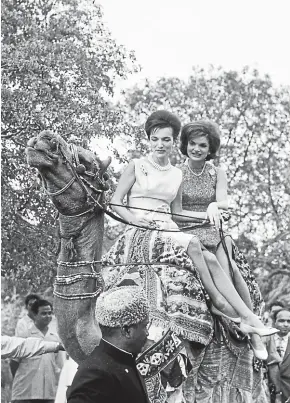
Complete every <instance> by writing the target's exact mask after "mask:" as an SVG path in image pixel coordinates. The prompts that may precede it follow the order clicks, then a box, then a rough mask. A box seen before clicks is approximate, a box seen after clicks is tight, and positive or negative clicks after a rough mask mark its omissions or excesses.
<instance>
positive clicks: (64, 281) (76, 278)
mask: <svg viewBox="0 0 290 403" xmlns="http://www.w3.org/2000/svg"><path fill="white" fill-rule="evenodd" d="M99 263H100V261H96V260H93V261H80V262H63V261H58V265H59V266H64V267H84V266H90V267H91V273H74V274H69V275H62V276H56V278H55V281H54V290H53V294H54V295H55V296H56V297H58V298H61V299H65V300H82V299H92V298H96V297H98V295H99V294H100V293H101V292H102V291H103V289H104V280H103V277H102V275H101V274H100V273H98V272H96V271H95V268H94V265H95V264H99ZM89 278H91V279H94V280H96V283H97V289H96V291H94V292H87V293H82V294H75V293H74V294H67V293H66V294H64V293H61V292H58V291H56V286H67V285H71V284H75V283H77V282H80V281H83V280H86V279H89Z"/></svg>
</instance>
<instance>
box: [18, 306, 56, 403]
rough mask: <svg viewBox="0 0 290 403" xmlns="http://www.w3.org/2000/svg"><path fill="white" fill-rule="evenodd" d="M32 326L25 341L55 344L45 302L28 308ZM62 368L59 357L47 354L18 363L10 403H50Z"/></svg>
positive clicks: (49, 315) (50, 307) (48, 307)
mask: <svg viewBox="0 0 290 403" xmlns="http://www.w3.org/2000/svg"><path fill="white" fill-rule="evenodd" d="M31 310H32V312H33V314H34V324H33V325H32V326H31V328H30V329H29V331H28V336H29V337H37V338H40V339H42V340H43V341H50V342H59V338H58V336H57V334H56V333H54V332H53V331H52V330H51V329H49V323H50V322H51V317H52V305H51V303H50V302H49V301H46V300H42V299H40V300H38V301H35V302H34V304H33V305H32V307H31ZM62 365H63V358H62V355H61V353H60V352H59V353H47V354H43V355H39V356H35V357H33V358H24V359H21V361H20V363H19V367H18V369H17V371H16V375H15V378H14V380H13V385H12V401H15V402H17V403H24V401H25V403H53V401H54V399H55V395H56V389H57V384H58V378H59V374H60V371H61V368H62Z"/></svg>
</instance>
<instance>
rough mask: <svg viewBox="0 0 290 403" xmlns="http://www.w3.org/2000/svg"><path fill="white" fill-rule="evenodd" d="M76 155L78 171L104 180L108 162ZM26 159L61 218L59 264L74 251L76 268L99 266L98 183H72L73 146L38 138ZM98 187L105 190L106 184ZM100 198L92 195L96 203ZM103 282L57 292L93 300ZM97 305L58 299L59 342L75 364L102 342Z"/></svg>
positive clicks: (63, 271)
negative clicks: (71, 148) (83, 263)
mask: <svg viewBox="0 0 290 403" xmlns="http://www.w3.org/2000/svg"><path fill="white" fill-rule="evenodd" d="M76 152H77V153H78V159H79V161H78V162H79V164H78V167H77V169H78V170H79V171H81V170H83V171H85V170H86V169H88V170H90V172H91V173H92V174H93V176H94V175H95V174H97V175H98V177H99V178H100V179H101V178H102V176H103V174H104V173H105V171H106V169H107V167H108V166H109V164H110V159H107V160H106V161H103V162H102V161H100V160H99V159H98V158H97V157H96V156H95V154H94V153H92V152H90V151H87V150H84V149H83V148H82V147H77V148H76ZM26 153H27V162H28V164H29V165H30V166H31V167H35V168H37V169H38V171H39V173H40V176H41V178H42V180H43V185H44V187H45V190H46V192H47V194H48V196H49V197H50V198H51V200H52V202H53V203H54V205H55V207H56V208H57V210H58V212H59V226H60V236H61V241H60V253H59V256H58V259H59V261H62V262H67V263H70V262H71V260H72V257H71V256H70V254H71V253H72V250H73V251H74V252H75V259H74V261H75V263H77V262H94V261H97V260H99V259H100V257H101V250H102V241H103V233H104V214H103V212H102V211H101V208H98V207H96V206H95V205H94V206H93V205H92V203H91V202H92V200H91V199H90V197H89V196H88V194H90V193H92V192H93V191H92V189H90V187H89V185H90V184H92V183H93V182H94V180H93V179H92V178H91V177H90V176H88V179H87V182H88V184H87V185H83V184H80V183H79V182H78V181H77V180H74V179H75V176H74V173H73V168H72V167H73V165H72V159H73V153H72V152H71V150H70V147H69V145H68V144H67V143H66V142H65V141H64V140H63V139H62V138H61V137H60V136H59V135H56V134H53V133H52V132H51V131H43V132H42V133H41V134H40V135H39V136H38V137H37V138H32V139H30V140H29V142H28V146H27V149H26ZM100 183H102V185H103V181H102V180H100ZM68 185H69V186H68ZM103 186H104V185H103ZM101 190H102V189H101ZM99 195H100V194H98V193H94V196H95V197H96V198H98V199H100V197H99ZM86 211H88V213H86ZM70 247H71V249H70ZM99 271H100V267H99V265H98V264H93V263H92V264H85V265H83V266H77V265H76V266H75V267H74V266H65V265H63V266H62V265H59V266H58V269H57V276H59V277H60V276H67V275H70V274H72V273H73V272H74V273H79V272H81V273H84V274H86V275H91V274H92V272H96V273H98V272H99ZM99 279H101V277H99ZM100 281H101V280H99V281H98V280H97V279H96V278H93V277H89V276H88V277H87V278H83V281H79V282H74V283H72V284H71V285H61V284H59V285H57V286H56V291H57V292H59V293H60V294H63V293H68V294H71V295H73V294H74V295H79V294H87V293H91V294H93V293H96V290H97V289H99V290H101V284H100ZM94 301H95V298H86V299H80V300H77V301H76V300H74V299H63V298H55V304H54V309H55V314H56V317H57V322H58V330H59V336H60V338H61V340H62V342H63V344H64V346H65V348H66V351H67V352H68V354H69V355H70V356H71V357H72V358H73V360H75V361H76V362H77V363H79V362H80V361H82V360H83V359H84V358H85V357H86V356H87V355H88V354H90V352H91V351H93V349H94V348H95V346H96V345H97V344H98V342H99V340H100V330H99V328H98V325H97V323H96V322H95V319H94Z"/></svg>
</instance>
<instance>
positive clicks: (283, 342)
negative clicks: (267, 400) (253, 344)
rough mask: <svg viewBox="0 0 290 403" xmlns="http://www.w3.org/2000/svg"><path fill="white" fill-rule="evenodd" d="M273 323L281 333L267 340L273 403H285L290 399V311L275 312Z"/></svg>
mask: <svg viewBox="0 0 290 403" xmlns="http://www.w3.org/2000/svg"><path fill="white" fill-rule="evenodd" d="M273 321H274V325H275V327H276V328H277V329H279V333H278V334H274V335H272V336H270V337H268V338H267V339H266V348H267V351H268V360H267V365H268V377H269V388H270V393H271V403H285V402H286V401H287V399H289V398H290V310H289V309H286V308H282V309H280V310H279V311H276V312H274V314H273Z"/></svg>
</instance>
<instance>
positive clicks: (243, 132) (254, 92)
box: [125, 68, 290, 302]
mask: <svg viewBox="0 0 290 403" xmlns="http://www.w3.org/2000/svg"><path fill="white" fill-rule="evenodd" d="M289 101H290V93H289V88H283V87H281V88H275V87H274V86H273V85H272V82H271V80H270V78H269V77H267V76H265V77H261V76H260V75H259V73H258V72H257V71H255V70H253V71H251V70H249V69H248V68H245V69H244V71H242V72H241V73H238V72H235V71H224V70H222V69H220V68H210V69H208V70H203V69H198V68H196V69H193V72H192V75H191V76H190V77H189V79H188V80H187V81H184V80H181V79H178V78H163V79H160V80H158V81H157V82H150V81H149V80H146V81H145V82H144V83H143V84H142V85H139V86H135V87H134V88H133V89H132V90H130V91H128V93H127V94H126V98H125V105H128V112H129V113H130V115H131V119H132V121H135V122H136V123H139V122H140V117H141V118H143V117H144V118H145V116H148V114H150V113H151V112H153V111H155V110H156V109H169V110H172V111H173V112H175V113H176V114H177V115H178V116H179V117H180V118H181V120H182V122H183V123H184V124H185V123H188V122H189V121H194V120H197V119H211V120H213V121H215V122H216V123H217V124H218V125H219V126H220V128H221V131H222V148H221V151H220V157H219V162H220V163H222V164H223V165H224V166H225V167H226V169H227V175H228V183H229V192H230V201H231V206H232V207H233V210H232V219H231V222H230V230H231V232H232V234H233V235H234V237H236V238H237V239H238V243H239V245H240V247H241V248H242V249H243V250H244V251H245V253H246V255H247V257H248V258H249V260H250V262H251V264H252V266H253V268H254V270H255V273H256V275H257V276H258V278H259V281H260V284H261V286H262V291H263V293H264V295H265V297H266V299H268V300H274V299H276V298H277V297H280V296H281V295H282V294H285V295H286V294H289V289H287V284H288V283H289V276H290V250H289V240H290V215H289V213H290V211H289V209H290V205H289V199H290V197H289V196H290V188H289V173H290V165H289V152H290V139H289V122H290V120H289V117H290V103H289ZM137 138H138V141H137V142H136V146H137V148H138V149H139V151H140V153H142V152H144V149H146V142H145V141H144V135H143V133H142V130H139V134H138V136H137ZM172 157H173V160H174V162H175V163H176V162H180V161H181V159H182V157H181V155H180V154H179V153H178V151H177V149H175V153H174V155H173V156H172ZM278 283H279V287H278V288H277V290H276V291H275V289H274V287H276V286H277V285H278ZM289 302H290V301H289Z"/></svg>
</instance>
